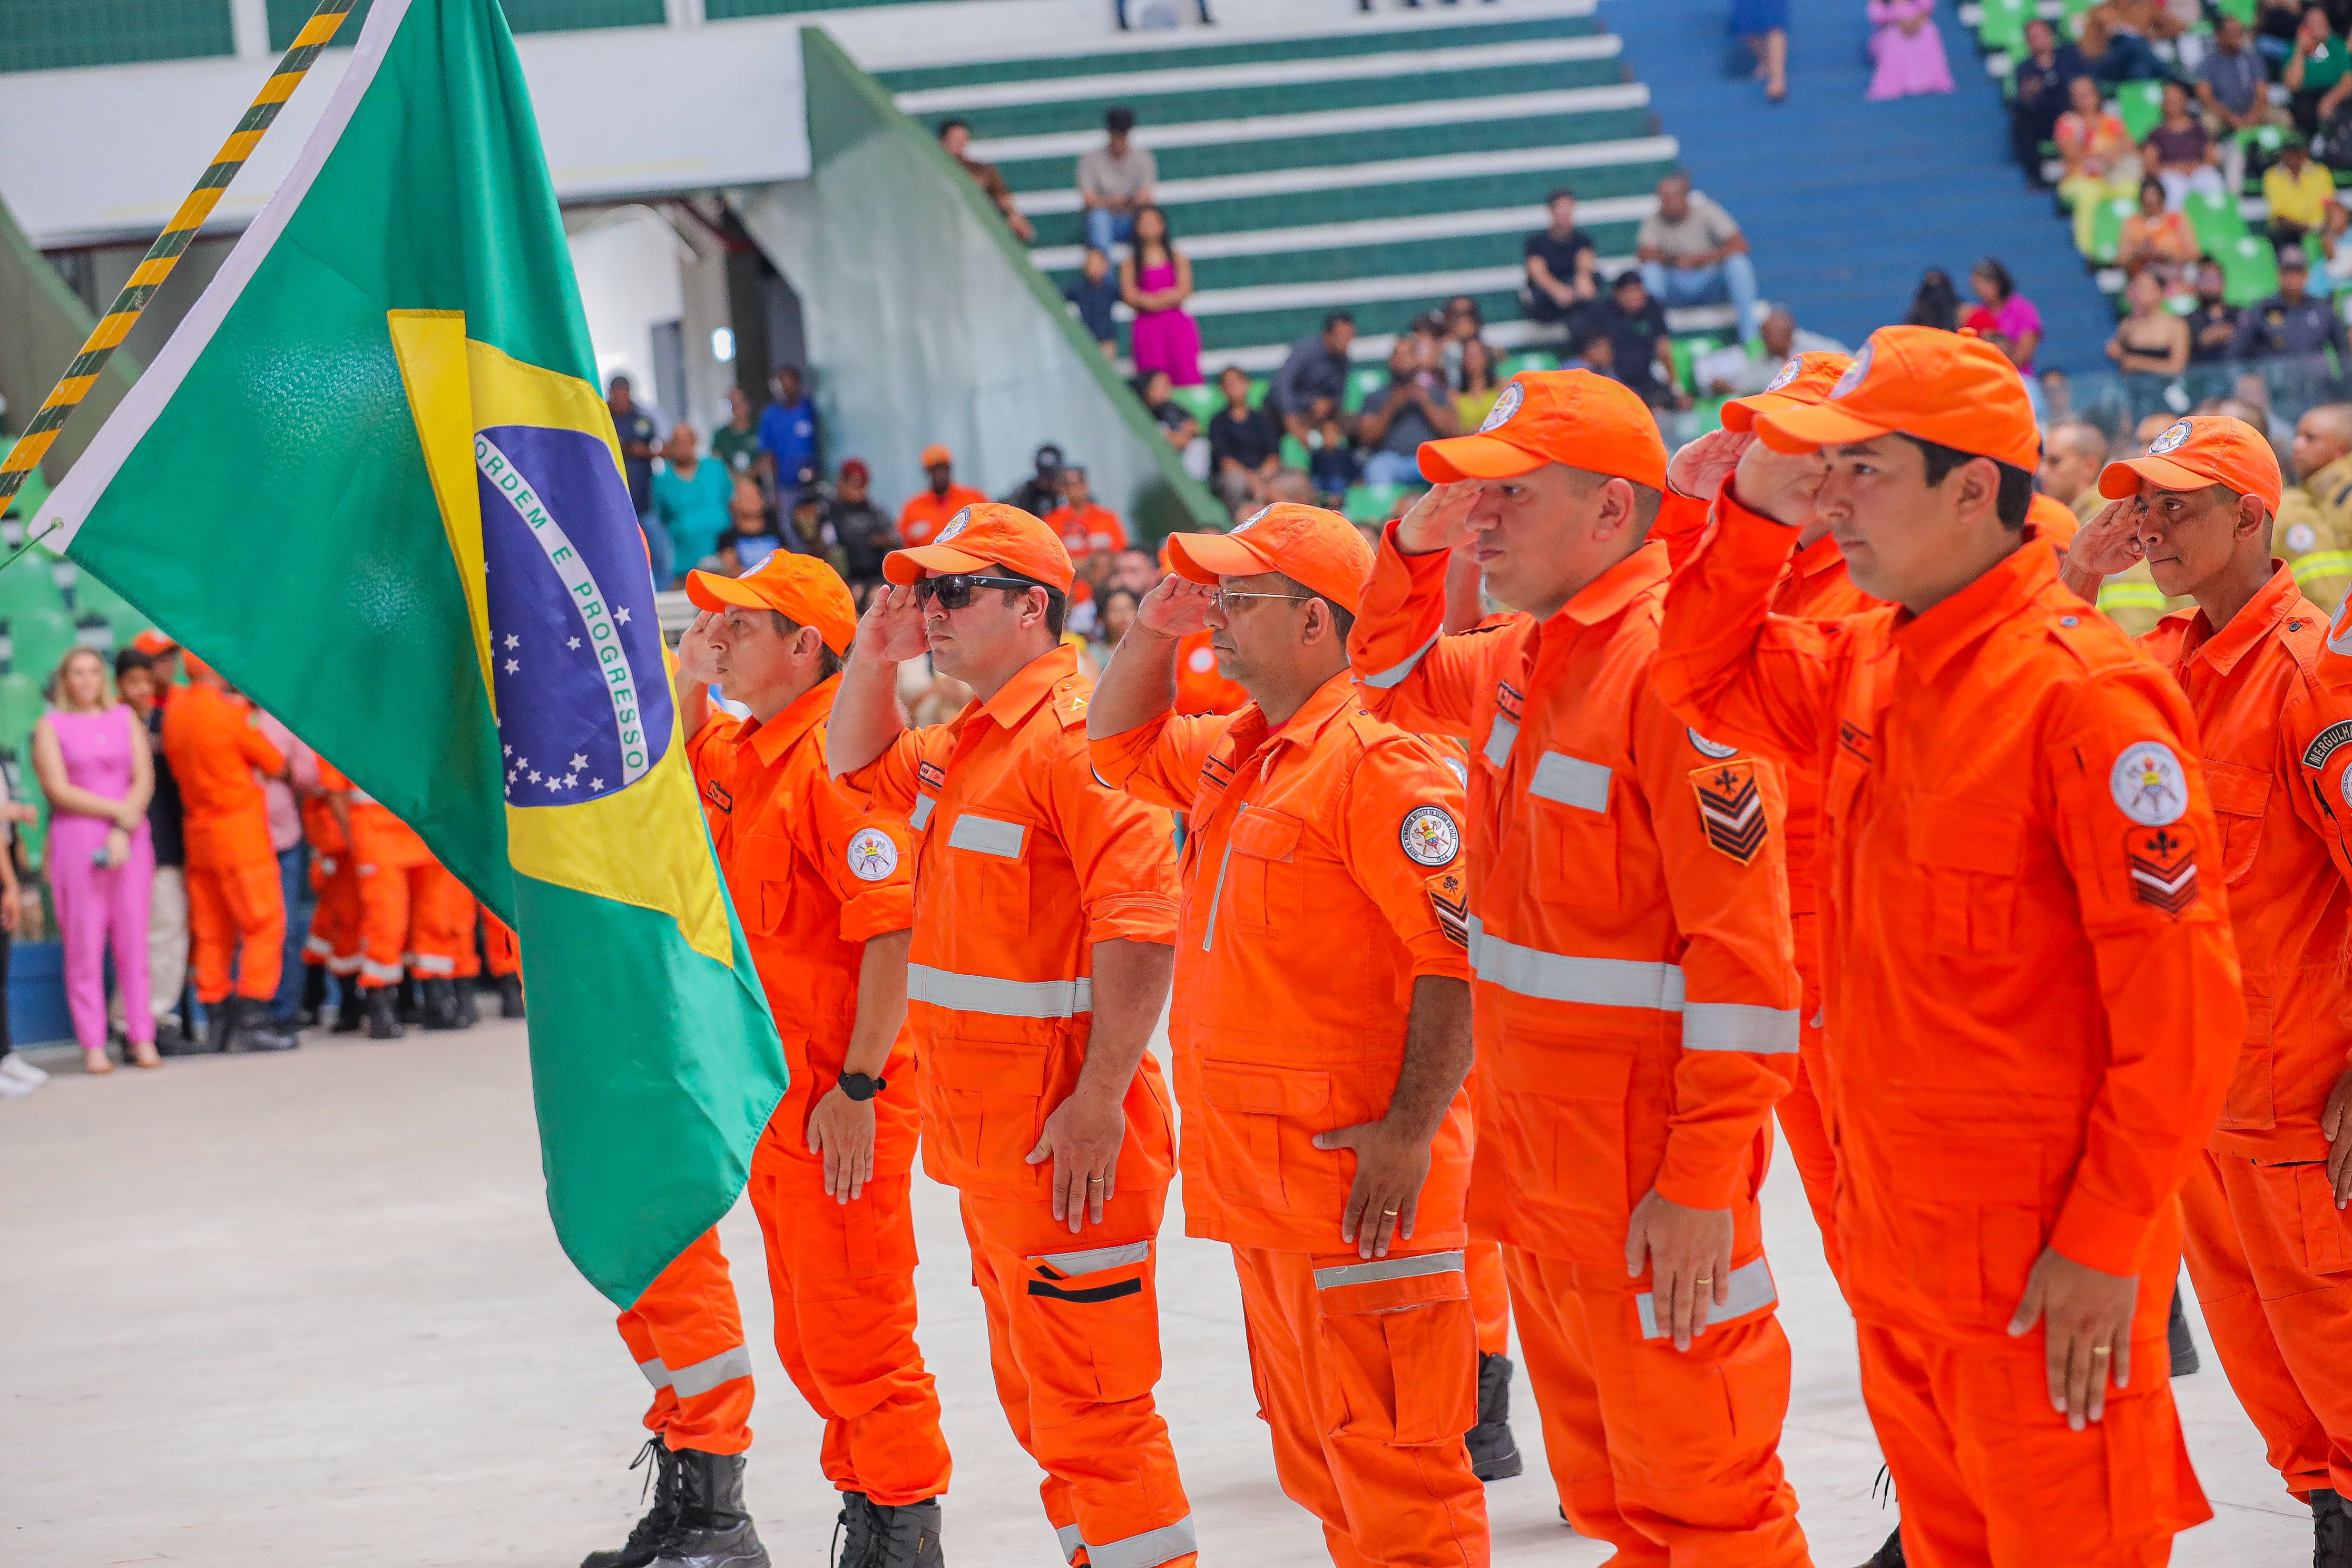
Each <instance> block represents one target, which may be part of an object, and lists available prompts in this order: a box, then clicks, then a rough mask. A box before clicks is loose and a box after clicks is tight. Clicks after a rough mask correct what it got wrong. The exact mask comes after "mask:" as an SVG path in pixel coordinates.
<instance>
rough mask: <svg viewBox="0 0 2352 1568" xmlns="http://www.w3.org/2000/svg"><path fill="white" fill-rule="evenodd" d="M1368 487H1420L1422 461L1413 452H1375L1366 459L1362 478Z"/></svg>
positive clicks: (1421, 481)
mask: <svg viewBox="0 0 2352 1568" xmlns="http://www.w3.org/2000/svg"><path fill="white" fill-rule="evenodd" d="M1360 477H1361V479H1362V480H1363V482H1364V483H1366V484H1368V485H1418V484H1423V483H1425V482H1426V481H1424V480H1423V479H1422V477H1421V459H1420V458H1417V457H1415V456H1414V455H1413V454H1412V453H1411V452H1374V453H1371V454H1370V456H1368V457H1366V458H1364V471H1363V473H1362V475H1361V476H1360Z"/></svg>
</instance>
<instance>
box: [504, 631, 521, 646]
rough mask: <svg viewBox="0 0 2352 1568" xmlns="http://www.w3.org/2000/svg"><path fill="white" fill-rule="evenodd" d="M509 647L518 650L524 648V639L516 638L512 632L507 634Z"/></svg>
mask: <svg viewBox="0 0 2352 1568" xmlns="http://www.w3.org/2000/svg"><path fill="white" fill-rule="evenodd" d="M507 647H509V648H518V647H522V638H520V637H517V636H515V635H514V633H512V632H509V633H508V634H507Z"/></svg>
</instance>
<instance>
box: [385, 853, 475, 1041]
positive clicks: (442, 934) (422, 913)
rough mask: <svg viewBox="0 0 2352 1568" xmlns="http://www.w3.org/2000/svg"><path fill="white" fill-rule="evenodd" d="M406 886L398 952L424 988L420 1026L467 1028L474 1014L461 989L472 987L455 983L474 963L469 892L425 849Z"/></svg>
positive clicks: (470, 1025)
mask: <svg viewBox="0 0 2352 1568" xmlns="http://www.w3.org/2000/svg"><path fill="white" fill-rule="evenodd" d="M424 842H425V841H424V840H423V839H421V838H420V839H418V840H417V843H418V844H419V845H422V844H423V843H424ZM409 889H410V893H409V900H408V942H407V945H406V947H405V948H404V949H403V951H402V953H401V958H402V962H403V963H404V964H405V965H406V966H407V969H408V973H409V977H410V978H411V979H413V980H415V981H417V982H419V983H420V987H421V989H422V990H423V992H424V1024H425V1027H426V1028H428V1029H465V1028H470V1027H472V1026H473V1025H474V1023H475V1015H474V1012H473V1009H472V1008H471V1006H469V1005H468V997H467V993H469V992H470V991H471V990H472V987H471V985H470V984H468V985H463V986H461V985H460V984H458V978H459V976H460V975H461V974H464V975H467V976H468V977H470V975H471V973H473V971H474V969H475V968H476V967H478V960H477V959H475V957H474V952H473V949H474V895H473V892H472V890H471V889H468V888H467V886H466V884H465V883H463V882H461V881H459V880H457V877H456V876H455V875H454V874H453V873H452V872H451V871H450V869H449V868H447V867H446V866H444V865H443V864H441V862H440V861H439V860H438V859H437V858H435V857H434V855H433V852H432V851H431V850H430V849H427V850H425V859H424V862H423V863H422V864H421V865H419V866H418V867H417V868H415V872H414V873H413V875H412V879H411V881H410V884H409Z"/></svg>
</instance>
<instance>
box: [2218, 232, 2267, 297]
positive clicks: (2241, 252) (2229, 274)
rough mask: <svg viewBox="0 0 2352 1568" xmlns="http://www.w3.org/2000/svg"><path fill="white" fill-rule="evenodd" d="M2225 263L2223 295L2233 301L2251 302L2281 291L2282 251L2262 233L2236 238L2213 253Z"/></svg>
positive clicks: (2223, 265) (2222, 278) (2223, 266)
mask: <svg viewBox="0 0 2352 1568" xmlns="http://www.w3.org/2000/svg"><path fill="white" fill-rule="evenodd" d="M2213 259H2214V260H2216V261H2218V262H2220V263H2221V298H2222V299H2224V300H2228V301H2229V302H2230V303H2231V304H2232V305H2251V304H2252V303H2253V302H2254V301H2255V300H2267V299H2269V298H2270V297H2271V296H2272V295H2273V294H2275V293H2277V292H2278V255H2277V253H2276V252H2274V251H2273V250H2272V249H2271V242H2270V241H2269V240H2267V239H2265V238H2263V237H2262V236H2261V235H2258V234H2250V235H2245V236H2242V237H2240V238H2238V239H2235V240H2232V241H2231V243H2230V244H2228V245H2225V246H2223V247H2221V249H2219V250H2216V251H2215V252H2214V253H2213Z"/></svg>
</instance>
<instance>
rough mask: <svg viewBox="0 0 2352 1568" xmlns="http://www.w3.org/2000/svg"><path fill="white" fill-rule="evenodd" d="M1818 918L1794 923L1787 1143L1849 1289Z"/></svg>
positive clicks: (1835, 1271)
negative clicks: (1825, 1089) (1793, 1038)
mask: <svg viewBox="0 0 2352 1568" xmlns="http://www.w3.org/2000/svg"><path fill="white" fill-rule="evenodd" d="M1813 919H1814V917H1813V916H1811V914H1801V915H1798V916H1796V917H1795V918H1794V920H1793V921H1791V922H1790V923H1791V924H1792V925H1793V927H1794V928H1795V932H1796V939H1797V973H1798V976H1799V978H1800V981H1801V999H1800V1001H1799V1003H1798V1009H1799V1011H1798V1014H1797V1016H1798V1019H1799V1026H1798V1031H1797V1076H1796V1079H1795V1080H1794V1081H1793V1082H1791V1083H1790V1085H1789V1092H1788V1093H1787V1094H1785V1095H1783V1096H1782V1097H1781V1099H1780V1106H1779V1108H1778V1109H1779V1110H1780V1137H1781V1141H1782V1142H1785V1143H1787V1144H1788V1146H1789V1156H1790V1159H1792V1160H1794V1161H1796V1163H1797V1179H1798V1180H1799V1181H1801V1182H1802V1183H1803V1184H1804V1188H1805V1205H1806V1206H1807V1207H1808V1208H1810V1209H1811V1210H1812V1211H1813V1224H1814V1225H1815V1226H1818V1227H1819V1228H1820V1230H1821V1233H1822V1256H1823V1257H1825V1258H1828V1259H1829V1265H1830V1274H1831V1277H1832V1278H1833V1279H1837V1280H1838V1281H1839V1282H1840V1284H1841V1287H1843V1281H1844V1279H1845V1252H1844V1249H1843V1247H1840V1246H1839V1245H1838V1234H1837V1217H1836V1215H1837V1145H1836V1143H1835V1142H1832V1140H1831V1137H1830V1129H1829V1115H1828V1110H1827V1109H1826V1108H1825V1107H1824V1106H1823V1105H1822V1100H1821V1091H1820V1086H1821V1085H1822V1084H1825V1083H1827V1082H1828V1081H1829V1062H1828V1059H1827V1049H1826V1042H1827V1040H1828V1032H1827V1031H1826V1030H1824V1029H1823V1028H1822V966H1821V955H1820V952H1819V950H1818V948H1817V947H1816V946H1815V941H1816V938H1815V935H1814V926H1813Z"/></svg>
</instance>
